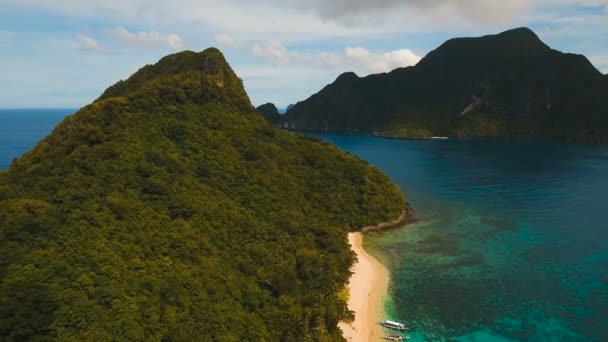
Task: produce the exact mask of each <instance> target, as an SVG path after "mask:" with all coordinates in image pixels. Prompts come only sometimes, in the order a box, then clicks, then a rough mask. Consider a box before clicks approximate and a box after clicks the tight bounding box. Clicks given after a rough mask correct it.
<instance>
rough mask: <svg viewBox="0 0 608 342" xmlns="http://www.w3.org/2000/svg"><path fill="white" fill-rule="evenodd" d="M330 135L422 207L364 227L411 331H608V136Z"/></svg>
mask: <svg viewBox="0 0 608 342" xmlns="http://www.w3.org/2000/svg"><path fill="white" fill-rule="evenodd" d="M320 137H321V138H323V139H324V140H326V141H329V142H332V143H334V144H336V145H338V146H339V147H340V148H342V149H343V150H346V151H348V152H351V153H353V154H355V155H357V156H359V157H361V158H362V159H365V160H367V161H369V162H370V163H372V164H374V165H376V166H378V167H379V168H380V169H382V170H383V171H384V172H386V173H387V174H388V175H389V176H390V177H391V178H392V179H393V180H394V181H395V182H397V184H399V186H400V187H401V188H402V189H403V190H404V191H405V192H406V194H407V197H408V201H409V202H410V203H411V204H412V206H413V207H414V208H415V209H416V210H417V217H418V219H419V221H418V222H416V223H414V224H411V225H409V226H406V227H405V228H402V229H397V230H391V231H385V232H379V233H373V234H370V235H368V236H366V237H365V239H364V247H365V248H366V249H367V250H368V251H369V252H370V253H371V254H373V255H374V256H376V257H377V258H378V259H379V260H380V261H381V262H382V263H383V264H385V265H386V266H387V268H388V269H389V271H390V272H391V283H390V289H389V299H388V300H387V302H386V308H385V309H386V314H387V318H389V319H394V320H399V321H404V322H405V323H406V324H407V325H408V326H410V327H411V330H410V333H409V334H410V336H411V337H412V339H411V341H489V342H494V341H606V340H608V223H607V222H608V221H607V219H606V217H607V216H606V215H607V214H608V146H606V145H603V146H598V145H575V144H562V143H555V142H504V141H503V142H496V141H405V140H387V139H379V138H372V137H369V136H364V135H320Z"/></svg>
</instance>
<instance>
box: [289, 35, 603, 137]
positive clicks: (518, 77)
mask: <svg viewBox="0 0 608 342" xmlns="http://www.w3.org/2000/svg"><path fill="white" fill-rule="evenodd" d="M280 124H281V125H282V126H285V127H289V128H290V129H295V130H327V131H352V130H359V131H364V132H369V133H373V132H375V133H377V134H379V135H383V136H389V137H405V138H428V137H430V136H432V135H447V136H451V137H456V138H469V137H491V138H494V137H501V138H545V139H559V140H566V141H587V142H606V141H608V78H607V77H606V76H604V75H602V74H601V73H600V72H599V71H598V70H597V69H596V68H595V67H594V66H593V65H592V64H591V63H590V62H589V61H588V60H587V58H585V57H584V56H581V55H575V54H569V53H562V52H559V51H556V50H553V49H551V48H550V47H548V46H547V45H546V44H545V43H543V42H542V41H541V40H540V39H539V37H538V36H537V35H536V34H535V33H534V32H532V31H531V30H529V29H527V28H519V29H514V30H509V31H506V32H503V33H500V34H496V35H489V36H484V37H477V38H456V39H451V40H448V41H447V42H445V43H444V44H442V45H441V46H440V47H438V48H437V49H436V50H434V51H431V52H430V53H429V54H428V55H427V56H426V57H424V58H423V59H422V60H421V61H420V62H419V63H418V64H417V65H416V66H413V67H407V68H399V69H396V70H393V71H391V72H389V73H386V74H376V75H369V76H367V77H363V78H359V77H358V76H357V75H355V74H354V73H345V74H343V75H341V76H340V77H338V79H337V80H336V81H335V82H334V83H332V84H330V85H328V86H326V87H325V88H324V89H322V90H321V91H319V92H318V93H317V94H314V95H312V96H311V97H310V98H308V99H306V100H305V101H302V102H300V103H298V104H296V105H295V106H294V107H293V108H292V109H290V110H289V111H288V112H287V114H286V115H285V116H284V119H283V121H282V122H281V123H280Z"/></svg>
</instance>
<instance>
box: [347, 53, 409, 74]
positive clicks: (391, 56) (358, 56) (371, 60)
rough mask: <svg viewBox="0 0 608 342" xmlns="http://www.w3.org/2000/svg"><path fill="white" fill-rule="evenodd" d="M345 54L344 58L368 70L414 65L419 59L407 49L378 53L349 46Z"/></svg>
mask: <svg viewBox="0 0 608 342" xmlns="http://www.w3.org/2000/svg"><path fill="white" fill-rule="evenodd" d="M345 54H346V58H348V59H349V60H351V61H353V62H354V63H356V64H358V65H360V66H362V67H364V68H365V69H367V70H369V71H370V72H387V71H390V70H393V69H396V68H399V67H404V66H411V65H415V64H416V63H418V62H419V61H420V57H419V56H417V55H416V54H415V53H414V52H412V51H411V50H409V49H401V50H395V51H390V52H385V53H380V54H378V53H372V52H370V51H368V50H367V49H365V48H362V47H349V48H346V50H345Z"/></svg>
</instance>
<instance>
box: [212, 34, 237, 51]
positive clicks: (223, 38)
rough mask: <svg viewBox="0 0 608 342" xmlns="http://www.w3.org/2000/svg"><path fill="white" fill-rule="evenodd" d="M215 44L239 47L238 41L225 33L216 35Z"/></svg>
mask: <svg viewBox="0 0 608 342" xmlns="http://www.w3.org/2000/svg"><path fill="white" fill-rule="evenodd" d="M215 42H216V43H218V44H220V45H221V46H225V47H230V48H235V47H237V44H236V40H235V39H234V38H233V37H232V36H231V35H229V34H225V33H220V34H216V35H215Z"/></svg>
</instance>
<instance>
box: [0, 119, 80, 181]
mask: <svg viewBox="0 0 608 342" xmlns="http://www.w3.org/2000/svg"><path fill="white" fill-rule="evenodd" d="M74 112H76V110H75V109H0V170H6V169H8V167H9V166H10V165H11V162H12V161H13V159H14V158H16V157H19V156H21V155H22V154H23V153H25V152H27V151H29V150H30V149H32V147H34V145H36V143H37V142H38V141H40V140H41V139H42V138H44V137H45V136H47V135H48V134H50V133H51V131H52V130H53V128H54V127H55V125H57V124H58V123H59V122H61V120H63V118H65V117H66V116H67V115H69V114H72V113H74Z"/></svg>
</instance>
